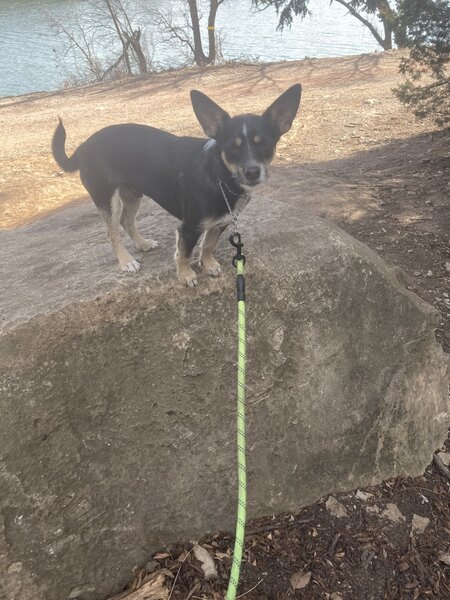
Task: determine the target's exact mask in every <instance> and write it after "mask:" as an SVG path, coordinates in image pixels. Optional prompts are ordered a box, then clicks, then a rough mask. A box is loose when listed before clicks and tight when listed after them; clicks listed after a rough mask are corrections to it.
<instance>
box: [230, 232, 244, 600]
mask: <svg viewBox="0 0 450 600" xmlns="http://www.w3.org/2000/svg"><path fill="white" fill-rule="evenodd" d="M230 243H231V245H232V246H233V247H234V248H236V249H237V252H236V255H235V256H234V258H233V266H234V267H235V268H236V295H237V308H238V315H237V316H238V329H237V331H238V352H237V363H238V367H237V458H238V506H237V519H236V538H235V542H234V553H233V563H232V565H231V574H230V581H229V583H228V590H227V595H226V600H235V598H236V593H237V587H238V583H239V575H240V571H241V562H242V554H243V552H244V540H245V521H246V512H247V508H246V506H247V473H246V458H245V364H246V333H245V276H244V267H245V256H244V255H243V254H242V246H243V243H242V242H241V236H240V234H239V233H237V232H235V233H234V234H232V235H230Z"/></svg>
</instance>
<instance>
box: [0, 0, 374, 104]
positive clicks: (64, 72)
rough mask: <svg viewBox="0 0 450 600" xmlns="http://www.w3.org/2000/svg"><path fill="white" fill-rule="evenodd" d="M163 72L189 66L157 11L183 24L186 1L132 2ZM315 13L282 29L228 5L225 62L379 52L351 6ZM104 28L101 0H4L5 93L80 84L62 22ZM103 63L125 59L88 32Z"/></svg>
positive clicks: (324, 1)
mask: <svg viewBox="0 0 450 600" xmlns="http://www.w3.org/2000/svg"><path fill="white" fill-rule="evenodd" d="M127 1H128V4H129V6H130V14H132V16H133V17H134V22H135V23H139V25H140V26H141V28H142V29H143V31H144V34H145V39H146V41H147V42H148V44H149V47H150V49H151V50H150V54H151V55H152V61H153V63H154V65H155V66H156V67H157V68H158V69H161V68H165V67H172V66H179V65H181V64H182V63H183V62H184V61H185V56H184V55H183V52H182V51H181V50H180V49H179V47H178V46H177V44H175V43H174V42H170V43H169V42H165V41H164V40H163V38H162V37H161V33H160V29H159V28H158V27H157V26H156V25H155V20H156V19H155V12H156V11H158V10H159V11H164V13H165V14H167V13H171V14H172V16H173V18H175V19H177V18H178V19H179V18H180V14H181V12H182V7H183V5H185V0H127ZM310 7H311V9H312V11H313V14H312V16H308V17H306V19H304V20H303V21H300V19H298V18H297V19H296V20H295V21H294V24H293V26H292V28H291V29H289V30H286V31H284V32H279V31H277V30H276V25H277V23H278V19H277V16H276V14H275V12H274V10H272V9H268V10H266V11H263V12H255V11H254V10H252V9H251V1H250V0H226V2H225V4H224V5H222V6H221V7H220V8H219V12H218V15H217V22H216V27H217V32H218V34H219V36H220V39H221V48H222V54H223V57H224V59H225V60H238V59H246V60H249V59H251V60H260V61H280V60H297V59H301V58H304V57H305V56H308V57H324V56H338V55H345V54H360V53H363V52H372V51H374V50H377V49H379V46H378V45H377V43H376V42H375V40H374V38H373V37H372V35H371V34H370V32H369V31H368V30H367V29H366V28H365V27H364V26H363V25H362V24H360V23H359V22H358V21H357V20H356V19H354V18H353V17H351V16H350V15H347V14H346V11H345V9H344V8H343V7H342V6H341V5H339V4H336V3H333V4H331V6H330V3H329V0H311V2H310ZM93 18H94V19H95V20H96V22H97V23H98V22H99V20H98V13H97V12H96V9H95V3H93V2H90V1H88V0H17V1H13V0H9V1H8V0H0V96H11V95H18V94H23V93H27V92H33V91H41V90H54V89H57V88H59V87H61V86H63V85H64V82H66V81H68V80H70V79H71V78H72V79H73V76H74V74H75V75H76V73H77V69H78V71H79V70H80V68H81V67H80V66H79V65H80V62H77V61H76V59H75V58H74V55H73V53H72V52H70V51H68V49H67V38H66V37H65V36H64V35H63V34H62V33H60V32H58V31H57V29H56V28H55V26H54V24H52V23H53V22H54V21H55V20H56V21H59V22H60V23H63V24H64V25H65V26H67V27H68V28H71V27H73V25H74V22H75V20H78V21H80V22H81V23H82V24H83V23H85V24H89V27H90V26H91V25H92V21H93ZM89 35H92V39H93V40H94V43H95V44H97V48H98V49H97V53H98V56H99V57H100V58H105V56H106V54H107V53H109V55H110V56H113V57H114V56H118V55H119V51H118V49H115V48H114V47H111V43H110V42H109V41H107V40H105V38H104V32H103V30H102V29H96V30H95V31H93V30H92V29H90V30H89Z"/></svg>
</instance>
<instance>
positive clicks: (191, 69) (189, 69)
mask: <svg viewBox="0 0 450 600" xmlns="http://www.w3.org/2000/svg"><path fill="white" fill-rule="evenodd" d="M399 52H400V51H399V50H395V49H394V50H381V49H380V51H378V52H361V53H359V54H341V55H339V54H338V55H334V56H324V57H305V58H299V59H286V60H279V61H268V62H265V61H258V60H254V61H253V60H245V59H243V60H229V61H226V62H223V63H218V64H214V65H207V66H205V67H199V66H196V65H192V66H185V67H169V68H167V69H162V70H161V71H152V72H150V73H147V74H145V75H132V76H129V77H124V78H120V77H119V78H117V79H108V80H106V81H95V82H92V83H84V84H80V85H70V86H64V85H63V86H62V87H60V88H55V89H51V90H33V91H30V92H26V93H24V94H16V95H14V94H10V95H6V96H0V105H1V103H2V102H3V101H5V100H17V99H21V98H28V97H33V96H37V97H42V96H52V95H55V94H59V93H66V92H75V91H77V90H80V89H90V88H94V87H97V86H109V85H114V84H119V85H121V84H126V83H130V82H133V81H150V80H151V79H152V78H154V77H155V78H156V77H158V76H164V75H174V74H178V73H193V74H195V73H198V72H206V71H218V70H220V69H228V68H240V67H252V66H267V67H272V66H274V65H284V64H292V63H304V62H313V61H335V60H340V59H354V58H357V57H364V56H372V55H377V54H385V53H396V54H397V53H399ZM399 56H400V54H399Z"/></svg>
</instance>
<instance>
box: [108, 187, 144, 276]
mask: <svg viewBox="0 0 450 600" xmlns="http://www.w3.org/2000/svg"><path fill="white" fill-rule="evenodd" d="M122 211H123V202H122V200H121V198H120V194H119V191H118V190H116V191H115V192H114V194H113V196H112V198H111V214H110V215H108V218H107V225H108V235H109V239H110V240H111V244H112V247H113V250H114V252H115V255H116V256H117V260H118V261H119V265H120V268H121V269H122V271H130V272H132V273H135V272H136V271H139V269H140V268H141V265H140V264H139V263H138V262H137V260H135V259H134V258H133V257H132V256H131V254H129V253H128V252H127V251H126V250H125V247H124V245H123V243H122V239H121V237H120V229H119V225H120V218H121V216H122Z"/></svg>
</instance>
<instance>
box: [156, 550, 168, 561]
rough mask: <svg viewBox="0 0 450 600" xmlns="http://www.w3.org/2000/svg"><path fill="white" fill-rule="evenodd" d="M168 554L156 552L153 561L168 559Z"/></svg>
mask: <svg viewBox="0 0 450 600" xmlns="http://www.w3.org/2000/svg"><path fill="white" fill-rule="evenodd" d="M169 556H170V554H169V553H168V552H157V553H156V554H155V556H154V557H153V560H164V559H165V558H169Z"/></svg>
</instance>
